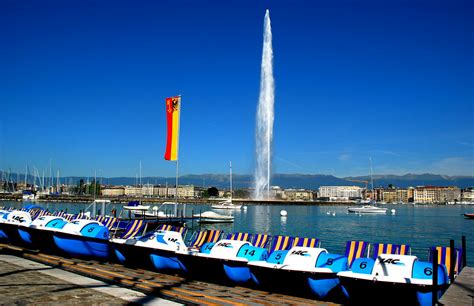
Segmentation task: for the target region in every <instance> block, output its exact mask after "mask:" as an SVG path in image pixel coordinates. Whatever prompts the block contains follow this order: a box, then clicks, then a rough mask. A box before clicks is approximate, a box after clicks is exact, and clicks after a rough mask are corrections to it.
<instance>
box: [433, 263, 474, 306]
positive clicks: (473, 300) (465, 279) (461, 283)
mask: <svg viewBox="0 0 474 306" xmlns="http://www.w3.org/2000/svg"><path fill="white" fill-rule="evenodd" d="M439 302H440V304H441V305H456V306H464V305H466V306H472V305H474V268H471V267H464V269H463V270H462V271H461V273H460V274H459V276H458V277H457V278H456V279H455V280H454V283H453V284H452V285H451V286H449V288H448V290H446V292H445V293H444V295H443V296H442V297H441V299H440V301H439Z"/></svg>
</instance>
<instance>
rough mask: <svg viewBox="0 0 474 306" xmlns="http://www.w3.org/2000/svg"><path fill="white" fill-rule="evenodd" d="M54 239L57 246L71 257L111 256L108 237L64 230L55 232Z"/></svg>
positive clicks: (105, 257) (106, 257) (102, 257)
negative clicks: (97, 236) (71, 232)
mask: <svg viewBox="0 0 474 306" xmlns="http://www.w3.org/2000/svg"><path fill="white" fill-rule="evenodd" d="M53 239H54V243H55V245H56V247H57V248H58V249H60V250H61V251H62V253H63V254H66V255H68V256H71V257H84V258H87V257H89V258H90V257H93V258H98V259H102V260H105V259H108V258H109V256H110V244H109V241H108V240H107V239H103V238H94V237H86V236H80V235H75V234H69V233H62V232H54V233H53Z"/></svg>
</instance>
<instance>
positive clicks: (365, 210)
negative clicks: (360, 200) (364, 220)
mask: <svg viewBox="0 0 474 306" xmlns="http://www.w3.org/2000/svg"><path fill="white" fill-rule="evenodd" d="M347 211H348V212H350V213H359V214H385V213H386V212H387V208H383V207H377V206H373V205H363V206H351V207H348V208H347Z"/></svg>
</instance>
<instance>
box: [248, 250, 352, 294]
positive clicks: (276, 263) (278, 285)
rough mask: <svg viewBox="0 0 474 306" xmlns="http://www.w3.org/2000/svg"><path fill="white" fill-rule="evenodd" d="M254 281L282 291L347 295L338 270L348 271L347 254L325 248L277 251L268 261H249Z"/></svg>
mask: <svg viewBox="0 0 474 306" xmlns="http://www.w3.org/2000/svg"><path fill="white" fill-rule="evenodd" d="M248 265H249V267H250V271H251V272H252V278H253V280H254V281H255V282H256V283H257V284H258V285H260V286H262V287H265V288H270V289H271V290H276V291H279V292H290V293H294V292H298V293H301V294H305V295H307V294H314V295H316V296H317V297H318V298H320V299H326V298H327V297H328V296H329V295H331V296H335V297H338V296H343V294H342V290H341V286H340V283H339V279H338V278H337V273H338V272H340V271H346V270H348V267H347V257H345V256H344V255H339V254H331V253H328V252H327V250H326V249H323V248H312V247H299V246H296V247H292V248H291V249H290V250H279V251H274V252H272V254H270V256H269V258H268V260H266V261H253V262H249V263H248Z"/></svg>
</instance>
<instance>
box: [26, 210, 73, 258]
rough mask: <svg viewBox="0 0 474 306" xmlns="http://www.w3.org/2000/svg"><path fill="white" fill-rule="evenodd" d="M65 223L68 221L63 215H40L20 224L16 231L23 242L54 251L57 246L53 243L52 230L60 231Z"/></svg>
mask: <svg viewBox="0 0 474 306" xmlns="http://www.w3.org/2000/svg"><path fill="white" fill-rule="evenodd" d="M67 223H69V221H68V220H66V219H65V218H63V217H57V216H41V217H38V218H36V219H35V220H33V221H32V222H31V223H30V224H20V225H19V226H18V233H19V234H20V237H21V239H22V240H23V243H24V244H26V245H28V246H30V247H34V248H38V249H41V250H43V251H47V252H55V251H57V248H56V244H55V243H54V238H53V232H54V231H61V230H62V229H63V227H64V226H65V225H66V224H67Z"/></svg>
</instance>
